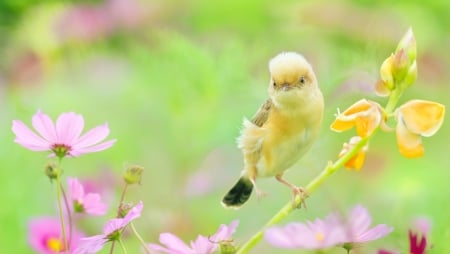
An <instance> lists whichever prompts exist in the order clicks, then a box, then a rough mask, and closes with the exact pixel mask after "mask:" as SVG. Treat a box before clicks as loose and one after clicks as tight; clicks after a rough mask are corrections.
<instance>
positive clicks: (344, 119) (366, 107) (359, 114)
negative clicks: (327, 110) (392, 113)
mask: <svg viewBox="0 0 450 254" xmlns="http://www.w3.org/2000/svg"><path fill="white" fill-rule="evenodd" d="M380 119H381V113H380V112H379V110H378V105H377V104H376V103H375V102H372V101H368V100H366V99H362V100H359V101H357V102H356V103H354V104H353V105H351V106H350V107H349V108H348V109H346V110H345V111H344V112H343V113H340V114H339V115H337V116H336V120H335V121H334V122H333V123H332V124H331V126H330V128H331V129H332V130H334V131H337V132H341V131H345V130H348V129H350V128H352V127H353V126H355V125H356V126H357V132H358V134H360V136H367V134H368V133H370V132H371V131H373V129H375V127H376V126H378V124H379V121H380ZM366 121H370V122H367V123H366ZM373 121H375V122H373ZM374 126H375V127H374Z"/></svg>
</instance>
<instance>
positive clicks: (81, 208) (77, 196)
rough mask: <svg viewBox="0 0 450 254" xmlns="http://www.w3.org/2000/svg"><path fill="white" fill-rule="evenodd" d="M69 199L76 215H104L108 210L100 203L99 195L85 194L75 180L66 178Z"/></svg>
mask: <svg viewBox="0 0 450 254" xmlns="http://www.w3.org/2000/svg"><path fill="white" fill-rule="evenodd" d="M67 185H68V194H69V199H70V200H71V201H72V204H73V210H74V211H75V212H78V213H87V214H91V215H104V214H105V213H106V211H107V210H108V208H107V205H106V204H105V203H104V202H102V200H101V197H100V194H98V193H87V194H86V193H85V190H84V187H83V185H81V183H80V182H79V181H78V179H76V178H71V177H68V178H67Z"/></svg>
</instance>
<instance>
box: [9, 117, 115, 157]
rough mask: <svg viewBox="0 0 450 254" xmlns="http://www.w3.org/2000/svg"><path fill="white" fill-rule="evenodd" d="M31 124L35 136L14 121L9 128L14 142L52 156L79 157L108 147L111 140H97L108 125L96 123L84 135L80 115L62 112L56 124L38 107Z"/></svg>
mask: <svg viewBox="0 0 450 254" xmlns="http://www.w3.org/2000/svg"><path fill="white" fill-rule="evenodd" d="M32 124H33V127H34V129H35V130H36V131H37V132H38V134H39V135H36V134H35V133H34V132H33V131H32V130H30V129H29V128H28V127H27V126H26V125H25V124H24V123H23V122H22V121H19V120H14V121H13V125H12V131H13V132H14V134H16V139H15V140H14V141H15V142H16V143H18V144H20V145H21V146H23V147H25V148H28V149H30V150H32V151H52V152H53V153H52V155H56V156H58V157H60V158H62V157H65V156H72V157H76V156H80V155H82V154H85V153H93V152H98V151H102V150H105V149H107V148H109V147H111V146H112V145H113V144H114V142H116V140H115V139H113V140H109V141H106V142H103V143H100V144H99V142H100V141H102V140H103V139H105V138H106V136H108V134H109V128H108V125H107V124H106V123H105V124H103V125H100V126H97V127H95V128H93V129H91V130H90V131H88V132H87V133H85V134H84V135H82V136H80V135H81V131H82V130H83V128H84V119H83V116H82V115H78V114H75V113H74V112H69V113H62V114H61V115H60V116H59V117H58V120H56V125H55V124H54V123H53V121H52V120H51V119H50V117H49V116H48V115H46V114H44V113H42V112H41V111H40V110H39V111H38V112H37V113H36V114H35V115H34V116H33V118H32Z"/></svg>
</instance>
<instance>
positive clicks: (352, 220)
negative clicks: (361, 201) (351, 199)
mask: <svg viewBox="0 0 450 254" xmlns="http://www.w3.org/2000/svg"><path fill="white" fill-rule="evenodd" d="M348 220H349V222H348V223H349V231H350V232H348V233H349V234H350V235H349V237H350V238H351V239H353V238H355V237H357V236H359V235H361V234H362V233H364V232H365V231H366V230H367V229H368V228H369V226H370V224H371V223H372V218H371V217H370V214H369V212H368V211H367V209H366V208H364V207H363V206H361V205H357V206H355V207H354V208H353V209H352V210H351V212H350V216H349V218H348Z"/></svg>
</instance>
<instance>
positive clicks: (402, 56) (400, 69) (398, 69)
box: [392, 49, 410, 83]
mask: <svg viewBox="0 0 450 254" xmlns="http://www.w3.org/2000/svg"><path fill="white" fill-rule="evenodd" d="M409 64H410V62H409V59H408V56H407V55H406V52H405V50H404V49H400V50H399V51H397V52H395V54H394V60H393V64H392V75H393V76H394V81H395V82H396V83H398V82H401V81H402V80H403V79H404V78H405V75H406V72H407V71H408V68H409Z"/></svg>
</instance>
